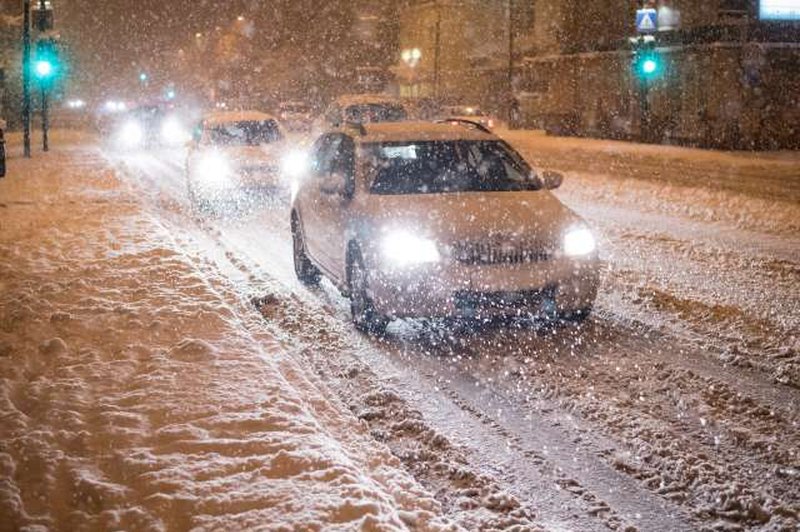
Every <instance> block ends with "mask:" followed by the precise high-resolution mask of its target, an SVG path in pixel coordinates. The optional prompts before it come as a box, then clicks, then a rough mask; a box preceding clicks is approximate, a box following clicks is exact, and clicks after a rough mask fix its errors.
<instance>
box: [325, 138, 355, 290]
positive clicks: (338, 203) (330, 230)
mask: <svg viewBox="0 0 800 532" xmlns="http://www.w3.org/2000/svg"><path fill="white" fill-rule="evenodd" d="M332 137H333V139H332V142H331V145H330V149H331V151H330V154H331V157H330V160H329V161H330V162H329V165H328V168H327V169H326V170H327V173H326V175H324V176H323V178H322V181H321V182H322V183H325V180H326V179H333V176H335V175H339V176H342V177H343V178H344V185H345V188H344V190H340V191H339V192H332V191H330V190H323V189H320V195H319V198H320V200H319V203H318V205H317V211H318V213H319V216H320V218H321V219H322V220H323V221H324V225H323V227H322V228H321V232H320V234H321V235H322V236H323V238H324V240H323V241H322V242H321V248H320V249H321V250H322V252H323V253H324V259H323V260H324V261H325V268H326V269H327V270H328V271H329V272H330V273H332V274H334V275H336V276H337V277H339V280H340V281H341V280H343V275H344V270H345V258H346V257H345V255H346V248H347V243H346V242H345V240H346V238H347V228H348V205H349V204H350V200H351V198H352V195H353V191H354V189H355V143H354V142H353V139H352V138H350V137H349V136H348V135H344V134H340V133H337V134H332Z"/></svg>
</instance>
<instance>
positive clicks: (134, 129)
mask: <svg viewBox="0 0 800 532" xmlns="http://www.w3.org/2000/svg"><path fill="white" fill-rule="evenodd" d="M119 141H120V143H121V144H122V145H123V146H124V147H126V148H133V147H136V146H139V145H141V144H142V143H143V142H144V128H143V127H142V125H141V124H140V123H139V122H135V121H133V120H131V121H129V122H125V124H124V125H123V126H122V129H120V131H119Z"/></svg>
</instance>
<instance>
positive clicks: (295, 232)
mask: <svg viewBox="0 0 800 532" xmlns="http://www.w3.org/2000/svg"><path fill="white" fill-rule="evenodd" d="M292 251H293V253H292V255H293V257H294V273H295V275H297V279H298V280H299V281H300V282H301V283H303V284H304V285H306V286H316V285H318V284H319V280H320V277H321V276H322V275H321V273H320V271H319V269H318V268H317V267H316V266H314V264H313V263H312V262H311V259H309V258H308V255H306V244H305V239H304V238H303V231H302V229H300V224H299V223H298V221H297V218H295V217H294V216H292Z"/></svg>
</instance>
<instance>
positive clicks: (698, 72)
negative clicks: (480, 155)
mask: <svg viewBox="0 0 800 532" xmlns="http://www.w3.org/2000/svg"><path fill="white" fill-rule="evenodd" d="M645 3H646V4H649V5H651V6H652V7H654V8H657V9H658V13H659V24H661V26H662V27H661V29H662V30H666V31H659V32H657V33H656V34H655V39H656V41H655V47H656V51H657V53H658V55H659V57H660V58H661V61H662V62H663V67H662V70H661V75H660V76H658V78H657V79H654V80H653V81H652V82H651V83H650V85H649V90H648V91H647V94H646V99H645V100H644V101H645V102H646V105H645V104H644V103H643V98H642V93H641V90H640V87H641V85H640V81H639V79H637V77H636V75H635V74H634V72H633V69H632V59H633V49H632V45H631V43H630V40H629V39H630V38H631V37H634V36H635V35H636V30H635V25H634V21H635V16H636V10H637V9H638V8H640V7H642V5H643V3H642V2H641V1H637V0H607V1H604V2H585V1H579V0H506V1H480V0H472V1H470V0H462V1H445V0H440V1H438V2H437V1H408V2H406V3H405V4H404V5H403V9H402V12H401V18H400V21H401V24H400V48H401V50H400V53H401V60H400V61H399V62H398V64H397V66H396V67H395V72H396V74H397V80H398V86H399V91H400V93H401V94H405V95H408V96H435V97H438V99H442V100H456V101H459V102H461V103H481V104H483V105H484V106H485V107H488V108H494V109H502V107H503V100H502V98H503V96H504V95H507V94H508V87H509V83H508V79H509V76H508V70H509V58H510V59H511V62H510V63H511V65H513V66H512V73H513V75H512V77H511V79H512V80H513V95H514V99H515V100H516V107H517V108H518V109H519V112H520V122H521V125H523V126H525V127H537V128H545V129H548V130H550V131H553V132H558V133H561V134H574V135H586V136H596V137H605V138H631V139H647V140H651V141H654V142H667V143H676V144H687V145H699V146H708V147H720V148H740V149H770V148H798V147H800V130H798V124H800V101H798V98H800V23H799V22H786V21H784V22H774V21H762V20H759V16H758V4H757V2H756V1H755V0H708V1H705V2H696V1H693V0H672V1H669V0H647V1H646V2H645ZM437 24H438V30H437ZM437 36H438V45H437ZM509 36H511V39H509ZM414 49H418V50H419V54H417V55H419V56H420V57H419V60H418V61H417V62H416V64H413V65H411V64H409V63H411V62H410V61H403V60H402V53H403V51H404V50H414ZM437 52H438V53H437ZM406 56H407V57H408V56H409V54H408V53H406ZM437 58H438V61H437ZM437 87H438V89H437ZM645 108H646V109H647V113H648V114H647V120H644V118H645V116H644V112H643V109H645Z"/></svg>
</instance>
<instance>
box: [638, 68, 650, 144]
mask: <svg viewBox="0 0 800 532" xmlns="http://www.w3.org/2000/svg"><path fill="white" fill-rule="evenodd" d="M639 137H640V138H641V140H642V142H649V141H650V82H649V81H647V80H643V81H640V82H639Z"/></svg>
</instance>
